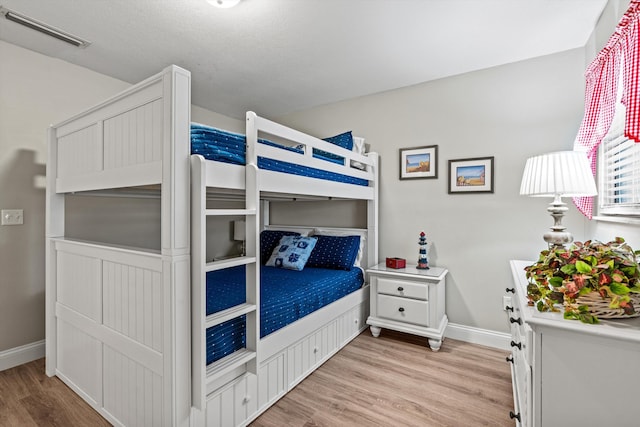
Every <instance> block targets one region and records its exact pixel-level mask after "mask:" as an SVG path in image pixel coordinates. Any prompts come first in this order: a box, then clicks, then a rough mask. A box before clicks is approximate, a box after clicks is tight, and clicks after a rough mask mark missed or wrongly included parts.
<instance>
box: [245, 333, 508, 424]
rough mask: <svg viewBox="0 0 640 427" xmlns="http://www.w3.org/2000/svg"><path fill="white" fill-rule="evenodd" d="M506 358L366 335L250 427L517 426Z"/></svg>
mask: <svg viewBox="0 0 640 427" xmlns="http://www.w3.org/2000/svg"><path fill="white" fill-rule="evenodd" d="M507 355H508V353H507V352H505V351H500V350H495V349H492V348H488V347H483V346H478V345H473V344H468V343H464V342H461V341H455V340H450V339H447V340H445V341H444V342H443V344H442V348H441V349H440V351H439V352H437V353H434V352H432V351H431V350H430V349H429V348H428V347H427V345H426V339H425V338H420V337H414V336H412V335H407V334H401V333H398V332H393V331H387V330H383V331H382V333H381V334H380V337H379V338H373V337H372V336H371V334H370V333H369V331H365V332H363V333H362V334H360V335H359V336H358V337H357V338H356V339H355V340H354V341H352V342H351V343H350V344H349V345H348V346H346V347H345V348H343V349H342V350H341V351H340V352H339V353H338V354H336V355H335V356H333V357H332V358H331V359H329V360H328V361H327V362H326V363H325V364H324V365H322V367H320V368H319V369H318V370H317V371H315V372H314V373H313V374H312V375H310V376H309V377H307V379H305V380H304V381H303V382H302V383H300V384H298V386H297V387H296V388H295V389H294V390H293V391H291V392H290V393H289V394H287V395H285V396H284V397H283V398H282V399H280V400H279V401H278V402H277V403H276V404H275V405H274V406H272V407H271V408H270V409H269V410H268V411H267V412H265V413H264V414H262V415H261V416H260V417H259V418H258V419H256V420H255V421H254V422H253V423H252V424H251V426H252V427H276V426H278V427H282V426H300V427H302V426H304V427H311V426H368V427H369V426H384V427H389V426H394V427H395V426H421V427H430V426H452V427H472V426H514V425H515V422H514V421H513V420H511V419H510V418H509V411H512V410H513V394H512V389H511V371H510V366H509V363H507V362H506V360H505V357H506V356H507Z"/></svg>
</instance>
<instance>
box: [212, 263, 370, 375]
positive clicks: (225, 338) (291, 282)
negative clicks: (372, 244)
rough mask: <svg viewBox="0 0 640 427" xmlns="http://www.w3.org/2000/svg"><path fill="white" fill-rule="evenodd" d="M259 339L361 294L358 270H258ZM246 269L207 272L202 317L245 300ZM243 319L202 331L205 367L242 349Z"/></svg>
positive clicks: (268, 268)
mask: <svg viewBox="0 0 640 427" xmlns="http://www.w3.org/2000/svg"><path fill="white" fill-rule="evenodd" d="M260 274H261V285H260V337H261V338H263V337H265V336H267V335H269V334H271V333H273V332H275V331H277V330H278V329H281V328H283V327H285V326H287V325H288V324H290V323H293V322H295V321H296V320H298V319H300V318H302V317H304V316H306V315H308V314H310V313H313V312H314V311H316V310H318V309H320V308H322V307H324V306H326V305H329V304H331V303H332V302H334V301H337V300H338V299H340V298H342V297H343V296H345V295H348V294H349V293H351V292H353V291H355V290H357V289H360V288H361V287H362V284H363V282H364V277H363V274H362V270H360V269H359V268H353V269H352V270H351V271H344V270H329V269H324V268H311V267H305V269H304V270H303V271H293V270H286V269H280V268H274V267H267V266H261V270H260ZM245 295H246V294H245V267H244V266H239V267H233V268H227V269H224V270H219V271H212V272H209V273H207V303H206V305H207V315H209V314H212V313H215V312H218V311H220V310H224V309H226V308H229V307H233V306H235V305H239V304H242V303H244V302H245V301H246V297H245ZM244 332H245V318H244V316H242V317H241V318H237V319H232V320H230V321H228V322H225V323H223V324H221V325H217V326H214V327H212V328H209V329H207V364H209V363H212V362H214V361H216V360H218V359H220V358H222V357H224V356H226V355H228V354H231V353H233V352H234V351H236V350H238V349H240V348H243V347H244V346H245V334H244Z"/></svg>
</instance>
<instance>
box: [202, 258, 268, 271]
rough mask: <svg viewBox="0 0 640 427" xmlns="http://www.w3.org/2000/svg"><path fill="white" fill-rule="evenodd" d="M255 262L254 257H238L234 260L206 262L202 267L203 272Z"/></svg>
mask: <svg viewBox="0 0 640 427" xmlns="http://www.w3.org/2000/svg"><path fill="white" fill-rule="evenodd" d="M255 262H256V257H254V256H239V257H235V258H227V259H221V260H219V261H211V262H208V263H207V264H206V265H205V267H204V271H215V270H223V269H225V268H231V267H235V266H237V265H247V264H252V263H255Z"/></svg>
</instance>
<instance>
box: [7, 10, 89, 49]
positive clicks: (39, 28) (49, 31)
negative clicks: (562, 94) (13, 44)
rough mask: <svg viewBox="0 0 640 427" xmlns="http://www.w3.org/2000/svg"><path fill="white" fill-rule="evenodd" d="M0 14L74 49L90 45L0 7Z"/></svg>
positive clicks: (42, 23)
mask: <svg viewBox="0 0 640 427" xmlns="http://www.w3.org/2000/svg"><path fill="white" fill-rule="evenodd" d="M0 14H2V15H4V17H5V18H7V19H8V20H9V21H12V22H15V23H17V24H20V25H24V26H25V27H28V28H31V29H32V30H36V31H38V32H41V33H43V34H46V35H48V36H51V37H54V38H56V39H58V40H62V41H63V42H66V43H69V44H72V45H74V46H76V47H87V46H89V45H90V44H91V42H90V41H87V40H83V39H81V38H80V37H76V36H74V35H73V34H69V33H67V32H65V31H62V30H60V29H58V28H56V27H52V26H51V25H48V24H45V23H44V22H40V21H37V20H35V19H33V18H30V17H28V16H26V15H23V14H21V13H18V12H16V11H13V10H9V9H6V8H4V7H1V6H0Z"/></svg>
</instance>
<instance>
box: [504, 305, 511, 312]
mask: <svg viewBox="0 0 640 427" xmlns="http://www.w3.org/2000/svg"><path fill="white" fill-rule="evenodd" d="M504 309H505V310H507V311H513V307H509V306H506V307H505V308H504Z"/></svg>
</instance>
